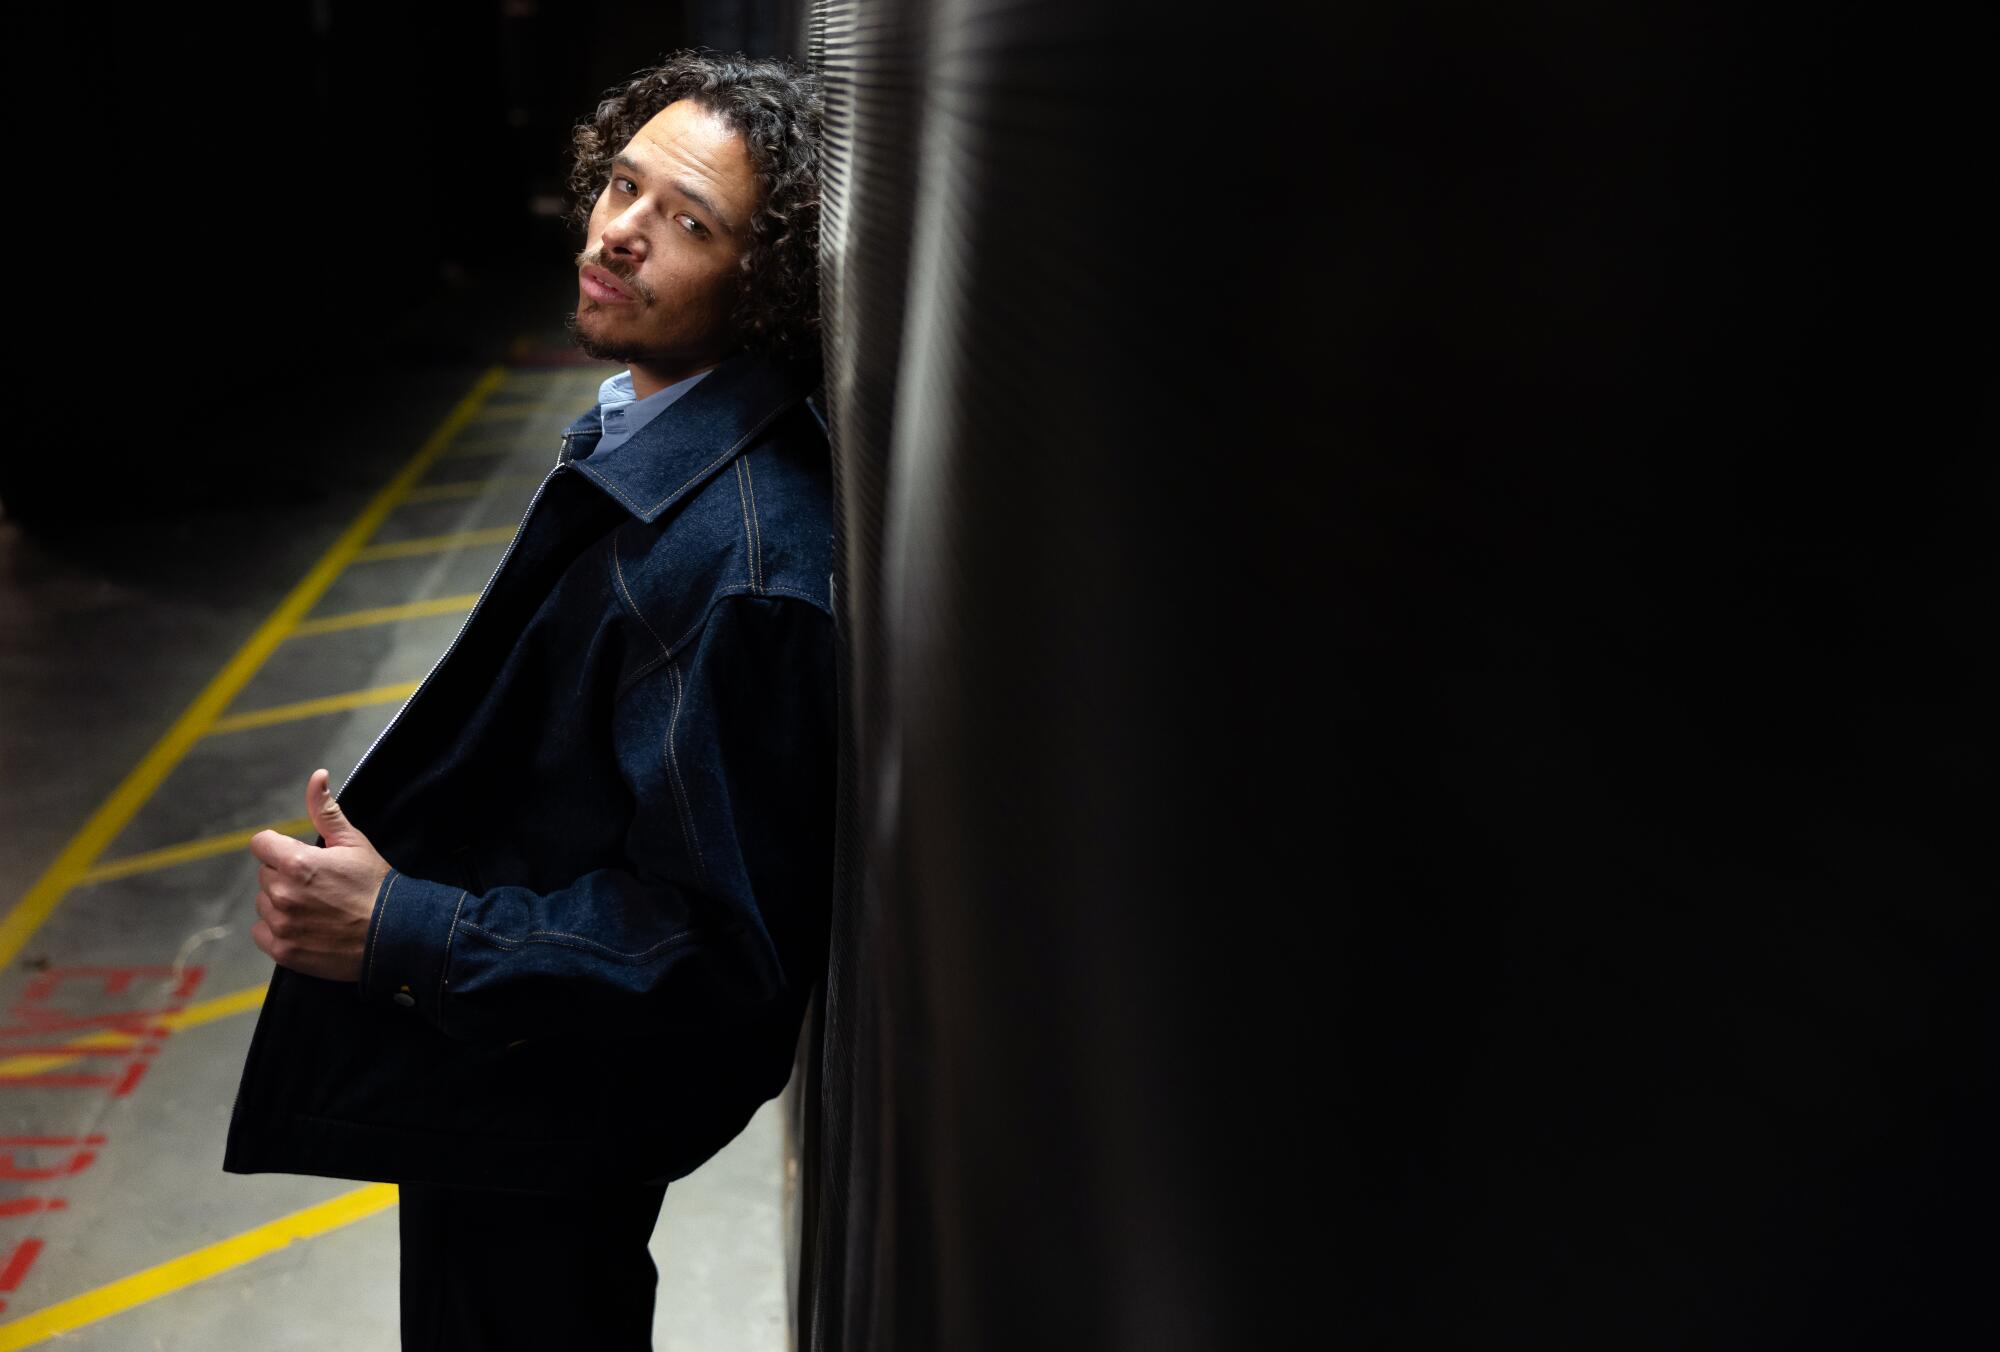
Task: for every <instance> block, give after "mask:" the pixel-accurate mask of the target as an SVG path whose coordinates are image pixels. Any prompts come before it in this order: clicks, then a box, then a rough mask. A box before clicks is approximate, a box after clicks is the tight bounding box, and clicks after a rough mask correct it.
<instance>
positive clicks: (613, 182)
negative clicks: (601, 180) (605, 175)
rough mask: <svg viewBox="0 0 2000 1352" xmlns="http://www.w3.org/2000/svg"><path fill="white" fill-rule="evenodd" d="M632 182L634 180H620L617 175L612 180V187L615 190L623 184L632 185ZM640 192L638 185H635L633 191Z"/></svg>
mask: <svg viewBox="0 0 2000 1352" xmlns="http://www.w3.org/2000/svg"><path fill="white" fill-rule="evenodd" d="M631 182H632V180H631V179H629V178H619V177H617V176H616V175H613V176H612V179H611V186H612V187H614V188H615V187H617V186H618V185H619V184H621V183H631ZM638 190H639V189H638V187H637V185H634V186H633V189H632V191H634V192H637V191H638Z"/></svg>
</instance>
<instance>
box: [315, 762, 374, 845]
mask: <svg viewBox="0 0 2000 1352" xmlns="http://www.w3.org/2000/svg"><path fill="white" fill-rule="evenodd" d="M306 811H307V812H309V813H310V814H312V819H313V825H314V826H316V827H318V828H319V833H320V837H321V838H322V839H323V840H325V841H326V843H327V844H328V845H329V846H334V845H365V844H367V838H366V837H365V836H363V835H362V834H361V833H360V832H359V831H357V830H355V829H354V824H353V823H352V822H350V821H348V820H347V814H346V813H345V812H343V811H341V808H340V804H339V803H336V802H334V801H333V785H332V783H331V782H330V779H329V777H328V775H327V773H326V771H324V770H315V771H313V775H312V778H311V779H309V780H307V781H306Z"/></svg>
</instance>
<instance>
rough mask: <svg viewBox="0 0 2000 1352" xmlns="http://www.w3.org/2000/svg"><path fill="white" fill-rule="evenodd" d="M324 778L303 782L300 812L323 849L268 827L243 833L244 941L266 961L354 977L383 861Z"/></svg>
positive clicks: (318, 774)
mask: <svg viewBox="0 0 2000 1352" xmlns="http://www.w3.org/2000/svg"><path fill="white" fill-rule="evenodd" d="M330 779H331V776H329V775H328V774H327V772H326V771H324V770H315V771H313V773H312V778H310V779H308V780H307V781H306V813H307V815H308V816H310V817H311V818H312V821H313V825H314V826H315V827H317V828H318V830H319V833H320V835H322V836H324V837H325V838H326V844H325V846H324V847H321V846H315V845H307V844H305V843H304V842H302V841H297V840H293V839H292V838H291V837H290V836H284V835H279V834H278V833H277V832H276V831H259V832H258V833H257V834H256V835H254V836H252V837H250V853H251V854H254V855H256V856H257V861H258V863H259V864H261V865H262V867H261V868H259V869H258V870H257V915H258V917H259V918H258V921H257V923H256V924H254V925H252V926H251V927H250V938H251V939H252V940H253V941H254V942H255V943H256V945H257V947H259V948H261V949H263V950H264V952H265V953H266V954H267V955H268V956H269V957H270V959H271V961H273V962H275V963H277V964H278V965H279V966H281V967H289V968H291V969H292V970H293V971H295V972H304V973H305V974H306V975H307V976H318V977H325V978H326V979H328V980H329V981H359V980H360V979H361V946H362V943H363V941H365V940H366V939H367V937H368V921H369V920H370V918H372V917H373V915H374V913H375V894H376V892H378V891H379V890H381V887H382V880H383V879H384V878H386V877H388V876H389V862H388V861H387V860H386V859H384V858H383V857H382V856H381V855H379V854H377V853H375V847H374V846H373V845H370V844H369V843H368V838H367V837H366V836H364V835H362V834H361V833H360V832H359V831H357V830H355V829H354V827H353V826H352V825H351V824H349V822H348V820H347V815H346V814H345V813H343V812H342V811H341V810H340V807H339V805H338V804H337V803H335V802H334V801H333V789H332V788H331V786H330V784H329V780H330Z"/></svg>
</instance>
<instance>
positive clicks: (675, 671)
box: [666, 659, 708, 879]
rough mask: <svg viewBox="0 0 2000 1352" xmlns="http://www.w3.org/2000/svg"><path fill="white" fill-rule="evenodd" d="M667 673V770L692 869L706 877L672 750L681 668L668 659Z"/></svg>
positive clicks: (678, 764) (678, 715)
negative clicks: (670, 698) (670, 697)
mask: <svg viewBox="0 0 2000 1352" xmlns="http://www.w3.org/2000/svg"><path fill="white" fill-rule="evenodd" d="M667 674H668V675H670V676H672V677H673V678H674V711H673V713H672V714H671V715H670V716H669V717H668V719H667V747H666V750H667V770H668V772H669V773H670V774H672V775H673V780H674V790H675V794H676V796H675V799H674V805H675V806H676V807H678V808H679V809H680V811H681V830H682V831H683V832H685V833H686V835H687V842H688V849H689V850H690V851H691V852H693V854H694V871H695V876H696V877H697V878H702V879H706V878H707V877H708V864H707V862H706V861H705V860H703V859H702V857H701V841H700V840H698V839H696V837H695V830H694V805H693V804H692V803H690V802H689V801H688V796H687V785H686V784H683V783H682V782H681V762H680V757H679V755H678V754H676V752H675V751H674V729H675V728H677V727H678V726H679V725H680V721H681V669H680V668H679V667H678V666H676V665H675V664H674V662H673V661H672V660H671V659H669V660H668V662H667Z"/></svg>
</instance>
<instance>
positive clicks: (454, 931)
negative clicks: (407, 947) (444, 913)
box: [437, 888, 465, 1017]
mask: <svg viewBox="0 0 2000 1352" xmlns="http://www.w3.org/2000/svg"><path fill="white" fill-rule="evenodd" d="M464 909H465V889H464V888H460V889H459V893H458V905H456V906H454V907H452V908H451V928H450V929H448V930H446V931H445V935H444V961H443V962H441V963H439V964H438V1003H437V1007H438V1014H439V1016H440V1017H442V1016H443V1013H444V987H445V977H446V976H448V975H449V974H450V973H451V941H452V940H453V939H454V938H456V937H457V936H458V913H459V912H460V911H462V910H464Z"/></svg>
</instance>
